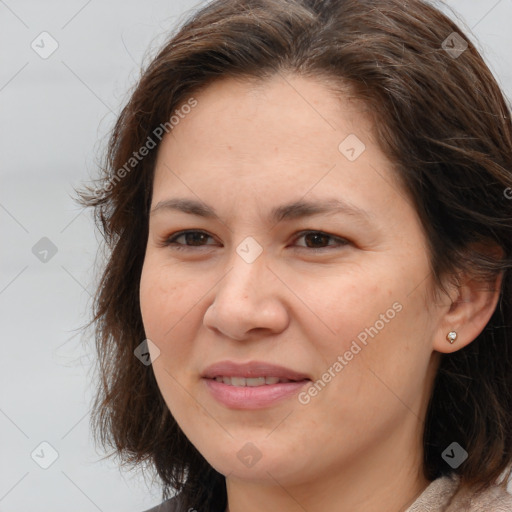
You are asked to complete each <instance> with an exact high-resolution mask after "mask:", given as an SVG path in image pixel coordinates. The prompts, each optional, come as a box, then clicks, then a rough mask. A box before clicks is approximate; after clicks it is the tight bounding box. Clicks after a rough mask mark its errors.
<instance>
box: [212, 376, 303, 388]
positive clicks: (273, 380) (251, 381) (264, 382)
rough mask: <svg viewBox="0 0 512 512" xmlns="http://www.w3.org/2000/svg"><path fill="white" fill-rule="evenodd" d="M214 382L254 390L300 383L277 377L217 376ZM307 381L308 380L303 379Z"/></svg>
mask: <svg viewBox="0 0 512 512" xmlns="http://www.w3.org/2000/svg"><path fill="white" fill-rule="evenodd" d="M213 380H215V381H217V382H222V383H224V384H226V386H236V387H238V388H243V387H250V388H256V387H260V386H271V385H273V384H284V383H288V382H302V381H297V380H292V379H285V378H279V377H249V378H246V377H226V376H218V377H214V379H213ZM303 380H309V379H303Z"/></svg>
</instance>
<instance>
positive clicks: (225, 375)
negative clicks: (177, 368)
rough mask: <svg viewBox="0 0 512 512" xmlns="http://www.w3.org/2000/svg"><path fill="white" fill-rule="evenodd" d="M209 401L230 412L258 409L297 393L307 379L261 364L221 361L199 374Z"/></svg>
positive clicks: (300, 375)
mask: <svg viewBox="0 0 512 512" xmlns="http://www.w3.org/2000/svg"><path fill="white" fill-rule="evenodd" d="M201 377H202V378H203V380H204V381H205V382H206V385H207V388H208V390H209V391H210V393H211V395H212V396H213V398H215V399H216V400H217V401H219V402H220V403H222V404H223V405H224V406H226V407H228V408H230V409H261V408H264V407H269V406H271V405H273V404H274V403H276V402H278V401H281V400H283V399H285V398H290V397H291V396H292V395H294V394H295V393H297V392H298V391H300V389H301V388H302V387H303V386H304V385H305V384H306V383H307V382H310V381H311V379H310V378H309V377H308V376H307V375H305V374H302V373H299V372H297V371H295V370H292V369H290V368H285V367H283V366H278V365H273V364H269V363H263V362H249V363H242V364H240V363H234V362H232V361H223V362H220V363H216V364H214V365H212V366H210V367H208V368H207V369H206V370H205V371H204V372H203V373H202V375H201Z"/></svg>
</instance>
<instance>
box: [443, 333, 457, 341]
mask: <svg viewBox="0 0 512 512" xmlns="http://www.w3.org/2000/svg"><path fill="white" fill-rule="evenodd" d="M446 339H447V340H448V341H449V342H450V343H453V342H454V341H455V340H456V339H457V333H456V332H455V331H450V332H449V333H448V334H447V335H446Z"/></svg>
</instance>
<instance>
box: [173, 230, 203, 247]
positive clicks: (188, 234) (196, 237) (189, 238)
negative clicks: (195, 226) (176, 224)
mask: <svg viewBox="0 0 512 512" xmlns="http://www.w3.org/2000/svg"><path fill="white" fill-rule="evenodd" d="M208 238H212V236H211V235H209V234H208V233H206V232H205V231H194V230H189V231H181V232H179V233H175V234H173V235H172V236H170V237H169V238H167V239H166V240H165V242H164V245H165V246H170V245H175V246H176V247H175V248H176V249H182V248H187V247H203V246H205V245H212V244H206V243H203V242H206V241H207V240H208ZM180 239H181V241H180ZM180 246H182V247H180Z"/></svg>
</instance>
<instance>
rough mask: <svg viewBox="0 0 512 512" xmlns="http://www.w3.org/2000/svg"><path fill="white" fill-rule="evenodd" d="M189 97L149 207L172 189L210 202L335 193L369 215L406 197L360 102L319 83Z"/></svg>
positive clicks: (167, 144)
mask: <svg viewBox="0 0 512 512" xmlns="http://www.w3.org/2000/svg"><path fill="white" fill-rule="evenodd" d="M194 99H195V101H196V102H197V105H196V106H195V107H194V108H193V109H191V110H190V111H189V113H188V114H186V115H184V116H182V119H181V120H180V122H179V123H178V124H177V125H176V126H174V128H173V129H172V131H171V132H170V133H169V134H167V135H166V136H165V137H164V138H163V141H162V143H161V145H160V147H159V153H158V159H157V164H156V175H155V182H154V198H153V199H154V200H153V206H154V205H155V204H156V203H157V202H159V201H162V200H166V199H167V197H166V196H167V195H168V193H169V192H170V191H171V190H173V191H177V189H179V191H180V193H181V194H180V195H181V196H183V195H184V193H185V194H186V195H188V196H189V197H191V196H193V195H194V194H195V195H196V196H197V195H198V194H199V193H200V195H205V194H206V195H210V199H211V197H212V193H213V196H214V197H215V195H216V194H217V193H221V192H222V193H224V194H226V193H230V195H231V197H233V198H236V197H247V196H248V195H251V199H252V200H254V199H257V200H258V202H260V203H263V202H265V200H266V199H270V198H275V199H276V200H277V199H279V202H280V203H282V201H281V200H280V199H281V198H282V196H283V194H284V195H286V194H288V196H289V197H288V198H287V199H289V200H290V201H291V200H297V199H299V198H301V197H303V196H305V195H306V194H310V195H313V196H314V195H315V194H322V193H323V194H325V193H327V192H330V195H331V196H332V195H333V194H332V192H336V191H339V193H340V194H341V195H343V194H345V196H346V197H347V194H348V195H349V196H350V197H347V199H350V202H351V203H353V204H355V205H356V206H357V204H358V203H359V206H360V207H361V208H362V209H366V210H370V211H371V209H372V208H371V207H372V205H377V204H382V205H383V207H385V206H384V203H390V202H396V200H397V197H396V196H397V194H401V195H402V196H404V193H403V191H401V190H400V189H399V186H398V184H397V183H394V180H395V179H396V175H395V171H394V170H393V164H392V163H391V162H390V161H389V160H388V159H387V158H386V157H385V155H384V154H383V152H382V151H381V149H380V147H379V145H378V144H377V143H376V141H375V138H374V135H373V131H372V126H373V125H372V120H371V118H370V116H369V115H368V111H367V107H366V105H365V104H364V103H363V102H361V101H359V100H356V99H354V98H353V97H351V96H348V95H343V94H341V93H338V94H336V93H335V92H334V90H333V88H332V87H328V86H327V85H325V84H323V83H321V82H320V81H317V80H311V79H307V78H303V77H298V76H293V75H291V76H290V75H288V76H284V75H276V76H274V77H273V78H271V79H268V80H265V81H260V82H254V81H251V82H248V81H246V80H234V79H225V80H221V81H217V82H214V83H213V84H211V85H209V86H208V87H206V88H205V89H203V90H202V91H200V92H198V93H197V94H195V95H194ZM255 195H256V198H254V197H252V196H255ZM334 195H336V194H334ZM195 199H198V197H195ZM199 199H201V197H199ZM208 202H209V203H211V201H208Z"/></svg>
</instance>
